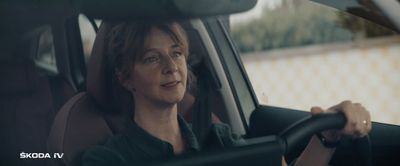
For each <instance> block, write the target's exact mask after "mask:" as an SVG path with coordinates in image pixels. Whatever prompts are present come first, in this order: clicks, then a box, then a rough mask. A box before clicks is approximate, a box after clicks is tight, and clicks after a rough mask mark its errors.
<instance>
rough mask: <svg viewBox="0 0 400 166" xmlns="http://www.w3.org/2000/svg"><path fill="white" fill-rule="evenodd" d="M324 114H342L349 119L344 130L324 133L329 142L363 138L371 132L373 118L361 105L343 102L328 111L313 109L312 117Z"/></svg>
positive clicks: (318, 108)
mask: <svg viewBox="0 0 400 166" xmlns="http://www.w3.org/2000/svg"><path fill="white" fill-rule="evenodd" d="M323 112H342V113H343V114H344V115H345V117H346V119H347V123H346V125H345V126H344V128H343V129H340V130H327V131H324V132H323V133H322V134H323V135H324V137H325V138H326V139H327V140H328V141H337V140H339V139H341V138H342V137H351V138H353V139H354V138H361V137H364V136H366V135H368V133H369V131H371V126H372V125H371V116H370V114H369V112H368V111H367V110H366V109H365V108H364V106H362V105H361V104H360V103H352V102H351V101H343V102H341V103H340V104H338V105H335V106H332V107H331V108H329V109H328V110H323V109H322V108H320V107H313V108H311V114H312V115H317V114H320V113H323Z"/></svg>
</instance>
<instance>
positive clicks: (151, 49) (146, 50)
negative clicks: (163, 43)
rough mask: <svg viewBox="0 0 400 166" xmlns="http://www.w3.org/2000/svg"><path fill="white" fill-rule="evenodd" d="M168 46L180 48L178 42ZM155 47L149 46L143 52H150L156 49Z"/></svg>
mask: <svg viewBox="0 0 400 166" xmlns="http://www.w3.org/2000/svg"><path fill="white" fill-rule="evenodd" d="M170 48H180V46H179V45H178V44H173V45H171V46H170ZM156 50H157V49H156V48H149V49H145V50H144V54H146V53H148V52H151V51H156Z"/></svg>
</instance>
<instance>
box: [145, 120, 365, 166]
mask: <svg viewBox="0 0 400 166" xmlns="http://www.w3.org/2000/svg"><path fill="white" fill-rule="evenodd" d="M345 123H346V118H345V116H344V115H343V114H341V113H323V114H319V115H315V116H311V117H307V118H305V119H302V120H300V121H297V122H296V123H294V124H293V125H291V126H290V127H288V128H287V129H286V130H284V131H283V132H282V133H281V134H280V135H279V136H266V137H261V138H255V139H254V140H252V143H249V145H245V146H238V147H229V148H223V149H219V150H216V151H212V152H201V153H197V154H194V155H188V156H177V157H175V158H171V159H166V160H160V161H155V162H151V163H146V164H144V165H146V166H155V165H157V166H184V165H185V166H202V165H248V164H250V163H251V165H280V164H281V157H282V155H284V154H287V153H288V152H290V151H291V150H293V147H294V146H295V145H296V144H298V143H300V142H301V141H302V140H303V139H304V138H307V137H309V136H311V135H313V134H314V133H316V132H320V131H323V130H327V129H340V128H343V127H344V125H345ZM255 140H256V141H255ZM358 141H360V144H361V145H362V146H359V147H362V148H365V147H367V149H362V150H359V152H358V153H357V154H359V155H358V156H355V158H356V162H357V165H363V166H369V165H371V164H372V163H371V162H370V159H371V157H370V156H371V151H370V143H369V140H368V137H364V138H361V139H359V140H358Z"/></svg>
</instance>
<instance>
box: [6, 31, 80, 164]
mask: <svg viewBox="0 0 400 166" xmlns="http://www.w3.org/2000/svg"><path fill="white" fill-rule="evenodd" d="M35 32H36V31H35ZM36 37H37V35H35V34H33V33H30V35H28V37H27V36H25V37H23V39H21V40H20V41H19V42H17V44H16V47H15V50H14V51H11V52H10V53H9V54H10V56H8V57H7V58H3V59H2V60H0V75H1V78H0V126H1V129H0V130H1V136H0V139H1V146H0V147H1V148H2V149H1V151H0V165H7V166H12V165H18V166H25V165H29V166H36V165H37V166H42V165H45V164H46V162H45V160H43V159H42V160H40V159H21V158H20V157H21V156H20V153H22V152H26V153H29V152H36V153H44V152H46V140H47V137H48V134H49V131H50V126H51V124H52V121H53V118H54V117H55V114H56V110H57V108H56V107H57V106H56V105H55V101H54V97H55V96H54V95H59V96H61V97H59V99H60V102H62V101H61V100H64V99H65V100H66V98H68V97H69V96H72V94H73V92H72V91H73V90H72V88H71V87H70V86H68V85H67V83H66V82H64V81H63V80H62V79H60V78H59V77H57V76H51V78H50V76H47V75H46V74H44V73H41V72H40V71H39V70H38V68H37V67H36V65H35V62H34V60H33V59H32V54H35V53H36V52H35V51H32V50H33V49H32V48H34V47H36V46H37V45H35V39H36ZM50 79H51V80H50ZM54 83H57V84H58V85H59V86H57V87H52V86H53V84H54ZM56 89H57V92H59V93H62V94H56V93H55V92H54V90H56Z"/></svg>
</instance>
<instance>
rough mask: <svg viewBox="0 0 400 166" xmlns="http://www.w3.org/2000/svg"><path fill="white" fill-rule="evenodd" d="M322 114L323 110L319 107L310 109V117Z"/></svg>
mask: <svg viewBox="0 0 400 166" xmlns="http://www.w3.org/2000/svg"><path fill="white" fill-rule="evenodd" d="M323 112H324V110H323V109H322V108H321V107H312V108H311V115H318V114H320V113H323Z"/></svg>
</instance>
